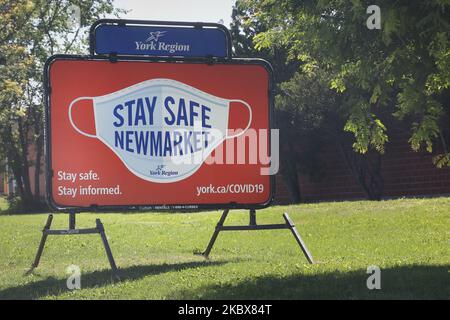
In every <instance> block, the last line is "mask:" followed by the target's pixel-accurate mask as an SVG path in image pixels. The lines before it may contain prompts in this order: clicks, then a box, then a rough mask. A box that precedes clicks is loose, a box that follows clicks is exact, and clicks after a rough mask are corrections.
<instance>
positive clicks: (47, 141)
mask: <svg viewBox="0 0 450 320" xmlns="http://www.w3.org/2000/svg"><path fill="white" fill-rule="evenodd" d="M57 60H71V61H74V60H75V61H77V60H81V61H110V62H111V63H114V62H116V61H125V62H126V61H142V62H149V63H152V62H157V63H167V62H177V63H191V64H195V63H197V64H211V63H213V64H230V65H236V64H243V65H246V64H247V65H248V64H250V65H260V66H263V67H264V68H265V69H266V70H267V73H268V76H269V84H268V87H269V92H268V97H269V101H268V103H269V107H268V109H269V110H268V113H269V114H268V120H269V128H268V129H269V130H270V129H272V128H273V125H274V123H273V121H274V81H273V69H272V66H271V65H270V63H269V62H267V61H266V60H263V59H252V58H248V59H247V58H235V59H227V60H221V61H214V62H211V60H210V59H207V58H178V57H165V58H161V57H138V56H132V57H131V56H127V57H115V58H111V57H106V56H85V55H54V56H51V57H50V58H48V59H47V61H46V63H45V67H44V87H45V94H44V97H45V113H44V146H45V149H44V151H45V152H44V156H45V169H46V170H45V181H46V200H47V203H48V205H49V206H50V207H51V208H53V209H55V210H57V211H63V212H86V211H108V212H109V211H162V210H211V209H213V210H217V209H262V208H266V207H268V206H270V204H271V203H272V201H273V199H274V196H275V176H274V175H271V176H270V177H269V189H270V190H269V197H268V199H267V201H266V202H265V203H259V204H239V203H234V202H232V203H221V204H181V203H180V204H170V205H167V204H164V203H161V204H151V205H148V204H136V205H110V206H99V205H91V206H88V207H83V206H64V207H63V206H59V205H58V204H57V203H56V202H55V201H54V199H53V197H52V176H53V169H52V162H51V160H52V159H51V155H52V146H51V104H50V101H51V99H50V95H51V93H52V88H51V86H50V68H51V65H52V63H53V62H55V61H57ZM270 136H271V135H269V139H270ZM268 151H269V154H271V141H269V146H268Z"/></svg>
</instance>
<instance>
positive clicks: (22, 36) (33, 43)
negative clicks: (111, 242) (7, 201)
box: [0, 0, 121, 208]
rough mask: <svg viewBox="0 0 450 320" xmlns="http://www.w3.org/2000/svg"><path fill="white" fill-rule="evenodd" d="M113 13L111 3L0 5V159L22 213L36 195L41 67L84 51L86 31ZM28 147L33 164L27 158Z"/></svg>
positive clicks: (0, 0) (30, 0) (45, 0)
mask: <svg viewBox="0 0 450 320" xmlns="http://www.w3.org/2000/svg"><path fill="white" fill-rule="evenodd" d="M70 8H78V9H79V13H80V16H79V18H80V19H79V21H78V22H79V23H76V24H74V23H73V16H72V15H73V14H74V13H73V12H72V11H71V10H69V9H70ZM118 12H121V11H120V10H119V11H118V10H114V8H113V5H112V0H16V1H9V0H0V155H1V157H2V160H3V161H4V162H6V164H7V167H8V168H9V170H10V171H11V172H12V174H13V176H14V179H15V181H16V182H17V187H18V193H19V196H20V198H21V201H22V204H23V206H24V207H25V208H31V207H33V206H34V205H35V204H36V202H37V201H39V199H40V197H39V196H40V192H41V191H40V190H39V179H40V178H39V177H40V173H41V172H42V171H41V170H42V169H41V161H42V149H43V111H44V107H43V101H44V96H43V92H44V89H43V66H44V63H45V61H46V59H47V58H48V57H49V56H50V55H53V54H55V53H81V52H83V51H86V50H83V49H86V38H87V29H88V26H89V25H90V24H92V22H93V21H94V20H96V19H98V18H100V17H101V16H103V15H105V14H111V13H118ZM76 13H78V11H76ZM75 18H76V17H75ZM75 20H77V19H75ZM31 145H34V146H35V149H36V156H35V158H34V159H30V158H29V150H30V146H31ZM32 165H34V166H35V169H36V170H35V179H34V180H35V185H34V189H35V193H34V195H33V194H32V191H31V190H32V188H31V184H30V181H31V179H30V173H29V168H30V166H32Z"/></svg>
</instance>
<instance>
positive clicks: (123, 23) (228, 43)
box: [89, 19, 232, 59]
mask: <svg viewBox="0 0 450 320" xmlns="http://www.w3.org/2000/svg"><path fill="white" fill-rule="evenodd" d="M102 25H117V26H124V27H126V26H127V25H128V26H148V27H174V28H176V27H180V28H186V29H188V28H194V29H202V28H211V29H218V30H220V31H222V32H223V33H224V35H225V41H226V49H227V53H226V55H225V57H215V56H199V57H194V56H191V57H192V58H202V57H203V58H208V57H209V58H216V59H231V57H232V45H231V34H230V30H228V29H227V28H226V27H225V26H224V25H222V24H219V23H211V22H181V21H156V20H128V19H100V20H97V21H95V22H94V23H93V24H92V25H91V28H90V30H89V53H90V54H91V55H105V56H108V54H97V52H96V51H95V49H96V39H95V38H96V36H95V31H96V29H97V28H98V27H99V26H102ZM111 54H114V55H117V56H133V57H142V56H145V57H156V56H157V55H127V54H119V53H111Z"/></svg>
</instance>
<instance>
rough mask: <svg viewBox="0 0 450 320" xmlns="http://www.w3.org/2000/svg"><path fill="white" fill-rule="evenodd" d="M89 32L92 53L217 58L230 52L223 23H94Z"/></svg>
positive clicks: (228, 54)
mask: <svg viewBox="0 0 450 320" xmlns="http://www.w3.org/2000/svg"><path fill="white" fill-rule="evenodd" d="M92 36H93V41H92V40H91V51H92V52H91V53H92V54H94V53H95V54H112V53H114V54H117V55H140V56H142V55H144V56H145V55H147V56H165V57H167V56H168V57H208V56H212V57H219V58H226V57H229V56H230V54H231V53H230V49H231V48H230V45H229V43H230V41H229V34H228V32H227V30H226V29H225V27H223V28H211V27H198V26H197V27H188V26H153V25H127V24H98V25H96V26H95V29H94V30H93V34H91V37H92Z"/></svg>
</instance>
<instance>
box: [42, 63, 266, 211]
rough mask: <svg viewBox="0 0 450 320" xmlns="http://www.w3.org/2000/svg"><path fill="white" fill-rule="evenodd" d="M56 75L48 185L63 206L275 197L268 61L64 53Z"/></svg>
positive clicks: (197, 203) (221, 203)
mask: <svg viewBox="0 0 450 320" xmlns="http://www.w3.org/2000/svg"><path fill="white" fill-rule="evenodd" d="M47 82H48V83H47V85H48V88H49V90H48V102H47V117H46V129H47V134H46V138H47V143H46V146H47V169H48V177H47V191H48V196H49V200H50V203H51V204H52V205H53V206H54V207H55V208H58V209H67V208H71V207H82V208H88V207H96V206H98V207H100V208H105V209H113V208H120V207H131V208H136V209H139V208H147V207H150V208H158V209H160V208H163V207H168V208H177V207H185V208H197V207H215V208H227V207H242V208H244V207H245V208H247V207H259V206H264V205H267V204H268V203H269V202H270V200H271V198H272V183H271V181H272V177H271V176H268V175H263V174H261V169H262V168H267V167H268V166H269V165H270V164H268V163H267V161H265V158H267V157H262V156H261V154H262V153H264V151H266V152H267V151H268V150H267V149H269V147H268V146H269V139H267V136H269V135H270V134H268V133H267V131H268V130H269V129H270V121H271V119H270V118H271V117H270V108H271V107H270V106H271V103H270V73H269V71H268V69H267V67H266V66H265V64H264V63H261V62H259V61H257V60H255V61H249V60H246V61H240V60H239V61H235V60H233V61H231V62H226V63H225V62H224V63H215V64H203V63H194V62H186V61H184V62H176V61H172V62H170V61H163V62H161V61H153V62H151V61H144V60H127V61H116V62H114V63H113V62H110V61H109V60H106V59H92V58H86V57H75V56H57V57H54V58H53V59H52V60H51V61H49V62H48V67H47ZM264 133H265V134H264ZM261 149H264V150H261ZM255 153H256V154H255Z"/></svg>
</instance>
